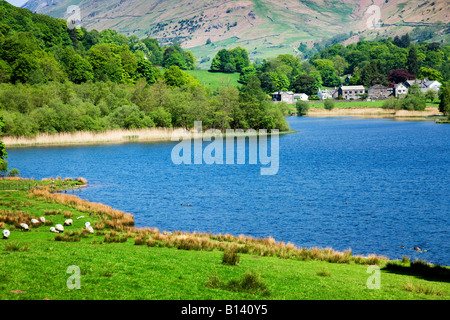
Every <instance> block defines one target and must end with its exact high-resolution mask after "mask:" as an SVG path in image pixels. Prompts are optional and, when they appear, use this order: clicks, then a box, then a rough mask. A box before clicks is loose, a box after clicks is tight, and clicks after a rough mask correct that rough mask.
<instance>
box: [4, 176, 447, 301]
mask: <svg viewBox="0 0 450 320" xmlns="http://www.w3.org/2000/svg"><path fill="white" fill-rule="evenodd" d="M9 182H10V181H9V180H0V185H2V184H5V183H9ZM15 182H16V184H17V183H19V184H20V183H24V184H25V183H29V182H30V181H27V180H24V181H22V180H15ZM33 182H34V181H33ZM39 184H40V187H39V188H38V189H33V190H30V191H25V190H23V191H6V189H4V188H3V189H2V190H3V191H0V227H1V228H0V229H1V230H3V229H9V230H11V235H10V237H9V238H8V239H6V240H5V239H3V240H1V239H0V299H2V300H22V299H32V300H42V299H52V300H72V299H90V300H97V299H107V300H109V299H114V300H135V299H162V300H184V299H189V300H204V299H207V300H216V299H220V300H228V299H232V300H264V299H276V300H284V299H286V300H304V299H314V300H316V299H320V300H322V299H331V300H335V299H336V300H344V299H345V300H348V299H350V300H361V299H364V300H367V299H377V300H380V299H381V300H391V299H392V300H409V299H414V300H425V299H426V300H441V299H442V300H448V299H449V295H450V284H449V269H448V268H444V267H440V266H430V265H427V264H425V263H423V262H420V263H418V262H411V261H409V260H408V259H407V258H405V259H403V260H402V261H389V260H386V259H384V258H382V257H378V256H370V257H359V256H353V255H352V254H351V252H344V253H341V252H335V251H333V250H331V249H327V250H325V249H318V248H310V249H301V248H295V247H294V246H293V245H290V244H283V243H279V242H276V241H275V240H274V239H272V238H268V239H253V238H251V237H245V236H239V237H236V236H231V235H228V234H226V235H211V234H206V233H183V232H176V231H172V232H164V231H161V232H160V231H159V230H157V229H156V228H153V229H148V228H146V229H137V228H134V227H133V223H132V222H130V220H129V219H128V220H127V217H128V218H129V216H128V215H127V214H125V213H121V212H119V211H117V210H114V209H112V208H109V207H106V206H104V205H101V204H96V203H88V202H87V201H84V200H81V199H79V198H77V197H76V196H77V195H79V193H80V192H81V193H82V192H83V191H79V190H76V189H74V190H71V189H69V190H67V192H66V193H65V192H62V193H55V192H54V191H52V190H50V185H51V181H50V180H48V181H45V182H40V183H39ZM74 184H75V182H74ZM41 216H44V217H45V218H46V225H38V226H31V225H30V230H29V231H28V232H26V231H21V230H20V227H19V225H20V222H21V221H26V222H28V221H29V219H30V218H32V217H36V218H39V217H41ZM79 217H81V218H79ZM68 218H70V219H72V220H73V225H72V226H65V232H64V234H54V233H51V232H50V231H49V228H50V227H51V226H52V225H53V226H54V225H55V224H62V223H64V221H65V220H66V219H68ZM77 218H78V219H77ZM27 219H28V220H27ZM87 221H89V222H90V223H91V225H92V226H93V227H94V230H95V232H94V233H93V234H92V233H89V232H86V230H85V229H84V225H85V223H86V222H87ZM230 252H231V256H232V257H234V258H233V259H229V260H224V256H225V254H224V253H227V254H229V253H230ZM224 262H227V263H224ZM370 265H377V266H378V267H379V268H380V271H379V284H380V288H379V289H369V288H368V286H367V282H368V280H369V277H371V276H372V273H368V267H369V266H370ZM72 266H76V267H77V268H79V271H80V277H79V278H78V279H79V282H77V281H78V280H74V278H73V276H74V275H76V273H73V271H72V270H73V269H71V268H72ZM413 267H414V268H413ZM419 267H420V268H419ZM369 282H370V281H369ZM77 283H79V285H80V287H79V289H76V288H73V287H72V285H74V284H77ZM370 283H372V282H370ZM68 284H69V285H68Z"/></svg>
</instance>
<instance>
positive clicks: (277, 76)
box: [270, 72, 290, 91]
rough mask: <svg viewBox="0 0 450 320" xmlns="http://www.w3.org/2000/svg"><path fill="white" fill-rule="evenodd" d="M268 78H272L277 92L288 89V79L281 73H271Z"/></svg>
mask: <svg viewBox="0 0 450 320" xmlns="http://www.w3.org/2000/svg"><path fill="white" fill-rule="evenodd" d="M270 77H271V78H272V82H273V84H274V85H275V88H276V90H278V91H286V90H288V89H289V87H290V83H289V79H288V77H287V76H286V75H285V74H283V73H280V72H279V73H275V72H271V73H270Z"/></svg>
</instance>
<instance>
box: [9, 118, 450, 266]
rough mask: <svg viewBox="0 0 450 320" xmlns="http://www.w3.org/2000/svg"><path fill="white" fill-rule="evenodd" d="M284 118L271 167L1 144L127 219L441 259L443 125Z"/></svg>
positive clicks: (141, 151)
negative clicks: (285, 130) (285, 127)
mask: <svg viewBox="0 0 450 320" xmlns="http://www.w3.org/2000/svg"><path fill="white" fill-rule="evenodd" d="M288 121H289V122H290V126H291V128H292V129H293V130H298V131H299V132H297V133H293V134H288V135H282V136H280V137H279V161H280V163H279V171H278V173H277V174H276V175H261V174H260V169H261V167H263V166H262V165H259V164H256V165H255V164H243V165H242V164H239V165H238V164H233V165H225V164H224V165H206V164H203V165H194V164H192V165H184V164H182V165H175V164H173V162H172V160H171V152H172V149H173V147H174V146H175V145H176V143H174V142H167V143H128V144H107V145H90V146H67V147H33V148H9V149H8V150H7V151H8V155H9V159H8V160H9V167H10V168H18V169H19V170H20V172H21V176H22V177H28V178H31V177H32V178H36V179H42V178H48V177H54V178H56V177H57V176H60V177H62V178H65V177H73V178H76V177H84V178H86V179H87V180H88V183H89V187H87V188H85V189H83V190H82V191H81V192H78V191H76V192H75V194H76V195H78V196H80V197H82V198H84V199H88V200H90V201H94V202H102V203H105V204H107V205H110V206H112V207H114V208H116V209H120V210H123V211H125V212H129V213H131V214H133V215H134V217H135V222H136V226H137V227H145V226H148V227H157V228H159V229H160V230H167V231H173V230H183V231H201V232H209V231H211V232H212V233H213V234H217V233H223V234H225V233H230V234H233V235H236V236H237V235H240V234H245V235H251V236H254V237H268V236H272V237H274V238H275V239H276V240H277V241H285V242H288V241H289V242H292V243H293V244H295V245H297V246H300V247H305V248H309V247H314V246H318V247H332V248H334V249H335V250H339V251H342V250H346V249H348V248H351V249H352V252H353V254H362V255H367V254H371V253H376V254H379V255H385V256H387V257H389V258H391V259H401V258H402V256H408V257H410V258H412V259H414V258H418V259H423V260H426V261H429V262H432V263H435V264H443V265H450V254H449V235H448V231H449V213H450V197H449V189H450V174H449V168H450V139H449V137H450V126H449V125H444V124H441V125H438V124H435V123H434V122H432V121H396V120H393V119H357V118H345V117H340V118H313V117H289V118H288ZM206 145H207V144H206V143H205V145H204V146H206ZM181 204H183V205H181ZM188 204H190V205H191V206H188ZM401 246H404V247H405V248H404V249H402V248H401ZM414 246H419V247H420V248H422V249H428V250H429V251H428V252H423V253H417V252H415V251H412V250H410V248H413V247H414Z"/></svg>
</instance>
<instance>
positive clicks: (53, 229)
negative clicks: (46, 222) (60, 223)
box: [50, 227, 59, 233]
mask: <svg viewBox="0 0 450 320" xmlns="http://www.w3.org/2000/svg"><path fill="white" fill-rule="evenodd" d="M50 232H53V233H59V231H58V230H56V228H55V227H51V228H50Z"/></svg>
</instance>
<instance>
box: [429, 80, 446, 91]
mask: <svg viewBox="0 0 450 320" xmlns="http://www.w3.org/2000/svg"><path fill="white" fill-rule="evenodd" d="M425 85H426V86H427V89H431V90H434V91H437V92H438V91H439V88H440V87H441V86H442V83H440V82H439V81H436V80H430V81H427V82H425Z"/></svg>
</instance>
